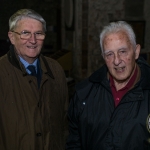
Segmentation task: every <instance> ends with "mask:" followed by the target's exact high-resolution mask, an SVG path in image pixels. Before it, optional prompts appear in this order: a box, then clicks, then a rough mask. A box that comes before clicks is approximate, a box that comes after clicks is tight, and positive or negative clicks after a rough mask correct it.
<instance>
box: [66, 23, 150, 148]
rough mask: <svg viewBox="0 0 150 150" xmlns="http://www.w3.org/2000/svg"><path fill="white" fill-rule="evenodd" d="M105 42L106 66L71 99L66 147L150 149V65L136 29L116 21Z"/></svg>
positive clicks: (104, 32)
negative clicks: (141, 48)
mask: <svg viewBox="0 0 150 150" xmlns="http://www.w3.org/2000/svg"><path fill="white" fill-rule="evenodd" d="M100 45H101V51H102V56H103V58H104V61H105V64H104V65H103V66H102V67H101V68H100V69H99V70H97V71H96V72H94V73H93V74H92V75H91V76H90V77H89V78H87V79H86V80H84V81H83V82H81V83H79V84H78V85H77V86H76V91H75V94H74V96H73V97H72V99H71V102H70V106H69V111H68V118H69V131H70V134H69V136H68V139H67V144H66V150H147V149H150V147H149V142H150V67H149V65H148V64H147V63H146V62H145V61H144V60H143V59H142V58H139V54H140V45H139V44H136V39H135V34H134V31H133V29H132V28H131V26H130V25H129V24H128V23H126V22H124V21H118V22H112V23H110V24H109V25H107V26H105V27H104V29H103V30H102V32H101V34H100Z"/></svg>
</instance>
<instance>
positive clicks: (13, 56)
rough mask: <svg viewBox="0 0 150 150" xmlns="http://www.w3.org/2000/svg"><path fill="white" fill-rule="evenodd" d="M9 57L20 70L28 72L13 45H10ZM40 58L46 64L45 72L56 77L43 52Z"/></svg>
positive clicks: (24, 72)
mask: <svg viewBox="0 0 150 150" xmlns="http://www.w3.org/2000/svg"><path fill="white" fill-rule="evenodd" d="M7 57H8V60H9V62H10V63H11V64H12V65H13V66H15V67H16V68H18V69H19V70H21V71H22V72H23V74H24V75H26V74H27V73H26V71H25V69H24V67H23V65H22V64H21V62H20V61H19V58H18V57H17V55H16V53H15V50H14V46H13V45H11V46H10V50H9V51H8V53H7ZM39 59H40V61H42V62H43V64H44V66H45V69H44V72H45V74H48V75H49V76H50V77H51V78H53V79H54V75H53V73H52V71H51V69H50V67H49V65H48V63H47V61H46V59H45V57H44V56H43V55H42V54H40V56H39ZM42 69H43V68H42Z"/></svg>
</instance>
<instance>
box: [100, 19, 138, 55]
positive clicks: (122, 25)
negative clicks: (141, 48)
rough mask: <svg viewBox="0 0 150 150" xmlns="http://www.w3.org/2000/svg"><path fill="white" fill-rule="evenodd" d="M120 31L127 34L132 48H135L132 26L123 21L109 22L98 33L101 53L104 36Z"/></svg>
mask: <svg viewBox="0 0 150 150" xmlns="http://www.w3.org/2000/svg"><path fill="white" fill-rule="evenodd" d="M120 31H123V32H125V33H126V34H127V36H128V38H129V40H130V42H131V44H132V46H133V48H134V49H135V48H136V36H135V33H134V31H133V29H132V27H131V26H130V25H129V24H128V23H127V22H125V21H117V22H111V23H110V24H109V25H107V26H105V27H104V28H103V30H102V32H101V34H100V46H101V51H102V54H103V52H104V47H103V41H104V38H105V37H106V36H107V35H109V34H111V33H117V32H120Z"/></svg>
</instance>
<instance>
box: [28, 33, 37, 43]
mask: <svg viewBox="0 0 150 150" xmlns="http://www.w3.org/2000/svg"><path fill="white" fill-rule="evenodd" d="M29 41H30V42H31V43H36V36H35V34H34V33H31V36H30V38H29Z"/></svg>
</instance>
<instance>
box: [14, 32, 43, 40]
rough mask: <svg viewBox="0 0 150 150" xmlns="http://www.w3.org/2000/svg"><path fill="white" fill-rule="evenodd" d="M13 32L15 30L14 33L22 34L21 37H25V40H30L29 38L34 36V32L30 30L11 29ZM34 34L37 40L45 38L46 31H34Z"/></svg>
mask: <svg viewBox="0 0 150 150" xmlns="http://www.w3.org/2000/svg"><path fill="white" fill-rule="evenodd" d="M11 32H14V33H16V34H18V35H20V38H21V39H24V40H28V39H30V38H31V36H32V33H31V32H29V31H22V32H21V33H18V32H15V31H11ZM33 34H34V36H35V38H36V39H37V40H44V39H45V33H42V32H35V33H33Z"/></svg>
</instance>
